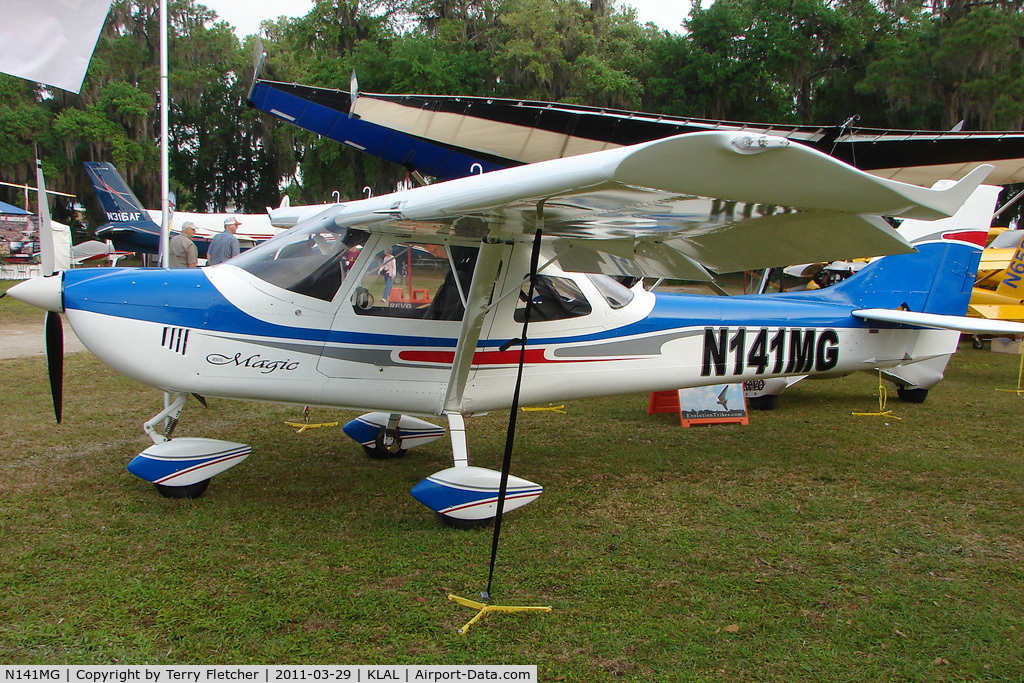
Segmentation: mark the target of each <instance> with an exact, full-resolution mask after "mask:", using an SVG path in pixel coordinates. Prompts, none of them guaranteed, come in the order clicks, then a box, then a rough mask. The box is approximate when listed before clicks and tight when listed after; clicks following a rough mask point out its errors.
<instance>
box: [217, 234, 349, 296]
mask: <svg viewBox="0 0 1024 683" xmlns="http://www.w3.org/2000/svg"><path fill="white" fill-rule="evenodd" d="M368 237H369V233H367V232H365V231H363V230H353V229H350V228H339V227H338V226H337V225H335V223H334V221H333V220H331V219H330V218H324V219H316V218H314V219H313V220H312V221H310V223H309V224H308V225H306V226H305V227H300V228H297V229H294V230H288V231H286V232H283V233H281V234H280V235H278V236H277V237H275V238H274V239H272V240H268V241H266V242H264V243H263V244H261V245H259V246H257V247H254V248H252V249H249V250H248V251H246V252H244V253H242V254H241V255H239V256H236V257H235V258H234V259H232V261H231V265H234V266H238V267H239V268H242V269H243V270H246V271H248V272H250V273H252V274H253V275H255V276H256V277H258V278H260V279H261V280H265V281H266V282H269V283H270V284H272V285H277V286H278V287H282V288H284V289H287V290H289V291H292V292H295V293H296V294H302V295H304V296H311V297H315V298H317V299H322V300H324V301H330V300H331V299H333V298H334V296H335V294H337V293H338V289H339V288H340V287H341V283H342V282H343V281H344V279H345V276H346V275H348V272H349V270H350V269H351V268H352V264H354V263H355V261H356V259H357V258H358V257H359V252H360V250H361V249H362V248H363V244H365V243H366V240H367V238H368Z"/></svg>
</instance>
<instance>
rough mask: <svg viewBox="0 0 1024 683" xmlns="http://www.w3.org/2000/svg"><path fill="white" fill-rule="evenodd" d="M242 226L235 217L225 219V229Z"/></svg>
mask: <svg viewBox="0 0 1024 683" xmlns="http://www.w3.org/2000/svg"><path fill="white" fill-rule="evenodd" d="M241 224H242V221H240V220H238V219H237V218H235V217H234V216H228V217H227V218H225V219H224V227H225V228H226V227H228V226H229V225H241Z"/></svg>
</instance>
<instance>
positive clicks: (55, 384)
mask: <svg viewBox="0 0 1024 683" xmlns="http://www.w3.org/2000/svg"><path fill="white" fill-rule="evenodd" d="M36 187H37V190H38V191H37V193H36V198H37V205H38V207H39V250H40V261H41V266H42V272H43V275H44V276H47V277H49V276H51V275H53V274H54V272H55V271H56V269H57V267H56V249H55V247H54V241H53V226H52V225H51V223H50V204H49V201H48V199H49V197H48V196H47V194H46V183H45V181H44V179H43V163H42V161H40V160H39V158H38V157H37V158H36ZM45 329H46V337H45V338H46V370H47V372H48V373H49V376H50V395H51V396H52V397H53V414H54V416H55V417H56V418H57V423H58V424H59V423H60V419H61V415H62V412H63V407H62V406H63V402H64V325H63V324H62V323H61V319H60V313H58V312H57V311H55V310H53V309H52V308H49V309H47V311H46V323H45Z"/></svg>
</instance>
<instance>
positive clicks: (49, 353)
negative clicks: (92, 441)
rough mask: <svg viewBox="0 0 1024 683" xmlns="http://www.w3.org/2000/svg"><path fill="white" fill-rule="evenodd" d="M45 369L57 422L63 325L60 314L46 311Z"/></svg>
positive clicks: (60, 403)
mask: <svg viewBox="0 0 1024 683" xmlns="http://www.w3.org/2000/svg"><path fill="white" fill-rule="evenodd" d="M46 369H47V371H48V372H49V374H50V394H51V395H52V396H53V414H54V416H55V417H56V418H57V422H58V424H59V423H60V418H61V414H62V410H63V404H64V326H63V324H61V320H60V314H59V313H54V312H53V311H47V312H46Z"/></svg>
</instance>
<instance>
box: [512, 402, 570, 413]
mask: <svg viewBox="0 0 1024 683" xmlns="http://www.w3.org/2000/svg"><path fill="white" fill-rule="evenodd" d="M520 410H522V411H523V412H524V413H543V412H548V413H559V414H561V415H565V414H566V412H565V406H564V405H560V406H555V405H551V404H550V403H549V404H548V405H546V406H523V407H522V408H520Z"/></svg>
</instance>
